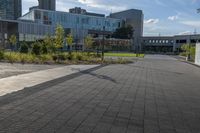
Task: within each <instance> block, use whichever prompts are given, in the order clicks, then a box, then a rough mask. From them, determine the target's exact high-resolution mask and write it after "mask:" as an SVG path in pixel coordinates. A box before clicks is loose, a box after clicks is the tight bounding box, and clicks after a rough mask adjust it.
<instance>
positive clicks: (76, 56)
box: [75, 53, 84, 61]
mask: <svg viewBox="0 0 200 133" xmlns="http://www.w3.org/2000/svg"><path fill="white" fill-rule="evenodd" d="M75 58H76V60H79V61H82V60H84V55H83V54H81V53H77V54H76V55H75Z"/></svg>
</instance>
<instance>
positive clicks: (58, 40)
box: [55, 25, 65, 49]
mask: <svg viewBox="0 0 200 133" xmlns="http://www.w3.org/2000/svg"><path fill="white" fill-rule="evenodd" d="M64 34H65V31H64V29H63V27H62V26H61V25H57V27H56V34H55V47H56V48H57V49H62V48H63V44H64Z"/></svg>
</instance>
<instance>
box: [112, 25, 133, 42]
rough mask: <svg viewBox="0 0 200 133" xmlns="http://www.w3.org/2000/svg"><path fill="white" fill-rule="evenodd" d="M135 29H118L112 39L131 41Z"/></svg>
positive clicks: (127, 27)
mask: <svg viewBox="0 0 200 133" xmlns="http://www.w3.org/2000/svg"><path fill="white" fill-rule="evenodd" d="M133 31H134V30H133V27H132V26H130V25H128V26H126V27H125V26H124V27H121V28H118V29H116V31H115V32H114V33H113V35H112V37H114V38H118V39H131V38H132V36H133Z"/></svg>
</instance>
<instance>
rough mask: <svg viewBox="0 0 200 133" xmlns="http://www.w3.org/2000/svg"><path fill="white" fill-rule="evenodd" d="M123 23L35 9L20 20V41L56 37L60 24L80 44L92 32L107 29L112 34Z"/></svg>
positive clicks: (102, 18)
mask: <svg viewBox="0 0 200 133" xmlns="http://www.w3.org/2000/svg"><path fill="white" fill-rule="evenodd" d="M121 22H122V20H120V19H114V18H105V17H97V16H89V15H82V14H73V13H68V12H59V11H50V10H42V9H35V10H31V11H30V12H29V13H27V14H25V15H24V16H22V17H21V18H20V19H19V27H18V30H19V40H20V41H22V40H25V41H34V40H36V39H42V38H44V37H45V36H46V35H52V36H54V33H55V28H56V26H57V25H58V24H60V25H62V26H63V28H64V30H65V32H66V33H71V34H72V35H73V36H74V37H75V38H76V39H77V41H78V43H83V38H84V37H85V36H87V35H88V34H89V33H92V31H94V32H95V33H98V32H102V31H103V27H105V30H106V32H110V33H112V32H114V31H115V30H116V29H117V28H119V27H120V26H121Z"/></svg>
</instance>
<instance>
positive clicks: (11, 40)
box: [9, 34, 17, 49]
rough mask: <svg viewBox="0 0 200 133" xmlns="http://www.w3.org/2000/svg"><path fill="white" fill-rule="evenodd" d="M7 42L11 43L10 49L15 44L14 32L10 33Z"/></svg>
mask: <svg viewBox="0 0 200 133" xmlns="http://www.w3.org/2000/svg"><path fill="white" fill-rule="evenodd" d="M9 42H10V43H11V49H12V47H13V46H15V45H16V43H17V37H16V36H15V35H14V34H13V35H11V36H10V38H9Z"/></svg>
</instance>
